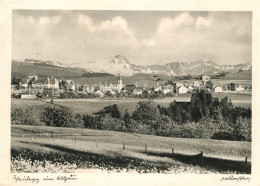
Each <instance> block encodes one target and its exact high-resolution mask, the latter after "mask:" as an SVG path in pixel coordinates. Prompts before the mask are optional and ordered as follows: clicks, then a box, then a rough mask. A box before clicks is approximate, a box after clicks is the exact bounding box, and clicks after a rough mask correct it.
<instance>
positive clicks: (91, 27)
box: [78, 14, 140, 46]
mask: <svg viewBox="0 0 260 186" xmlns="http://www.w3.org/2000/svg"><path fill="white" fill-rule="evenodd" d="M78 24H79V25H84V26H85V28H86V29H87V30H88V31H89V32H91V33H93V34H95V35H100V36H101V37H110V39H109V41H110V40H111V38H113V39H114V42H115V43H116V42H119V43H120V42H121V43H122V44H123V43H125V44H127V43H128V44H133V45H135V46H137V45H139V44H140V42H139V40H138V39H137V38H136V36H135V34H134V31H133V29H132V28H130V27H129V25H128V22H127V21H126V19H124V18H123V17H121V16H116V17H113V18H112V19H111V20H104V21H102V22H101V23H99V24H97V23H96V22H95V21H94V20H93V19H92V18H91V17H90V16H88V15H86V14H80V15H79V16H78ZM108 33H109V34H110V35H109V36H107V35H108Z"/></svg>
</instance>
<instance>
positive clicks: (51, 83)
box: [43, 77, 59, 89]
mask: <svg viewBox="0 0 260 186" xmlns="http://www.w3.org/2000/svg"><path fill="white" fill-rule="evenodd" d="M43 86H44V87H45V88H47V89H50V88H54V89H59V81H58V80H57V79H56V78H54V77H47V78H46V79H45V80H44V81H43Z"/></svg>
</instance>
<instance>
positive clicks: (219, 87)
mask: <svg viewBox="0 0 260 186" xmlns="http://www.w3.org/2000/svg"><path fill="white" fill-rule="evenodd" d="M222 91H223V89H222V86H220V85H218V86H216V87H214V92H222Z"/></svg>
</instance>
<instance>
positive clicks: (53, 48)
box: [12, 10, 252, 66]
mask: <svg viewBox="0 0 260 186" xmlns="http://www.w3.org/2000/svg"><path fill="white" fill-rule="evenodd" d="M116 55H122V56H125V57H126V58H127V59H128V60H129V62H131V63H133V64H136V65H153V64H166V63H170V62H192V61H196V60H199V59H200V58H207V59H210V60H211V61H212V62H213V63H215V64H219V65H236V64H243V63H247V62H251V60H252V14H251V12H230V11H229V12H205V11H203V12H201V11H196V12H195V11H192V12H181V11H103V10H102V11H100V10H97V11H94V10H92V11H86V10H84V11H68V10H58V11H57V10H13V22H12V59H15V60H24V59H26V58H30V59H39V60H50V61H59V62H62V63H63V64H66V65H69V64H75V63H80V64H83V66H84V64H86V62H98V61H103V60H109V59H113V58H114V57H115V56H116Z"/></svg>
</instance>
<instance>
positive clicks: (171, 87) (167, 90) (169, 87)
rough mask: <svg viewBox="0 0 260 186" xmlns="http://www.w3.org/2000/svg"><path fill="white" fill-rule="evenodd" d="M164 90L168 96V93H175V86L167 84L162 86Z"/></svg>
mask: <svg viewBox="0 0 260 186" xmlns="http://www.w3.org/2000/svg"><path fill="white" fill-rule="evenodd" d="M162 89H163V93H164V94H167V93H170V92H171V93H173V86H172V85H171V84H168V83H165V84H164V85H163V86H162Z"/></svg>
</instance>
